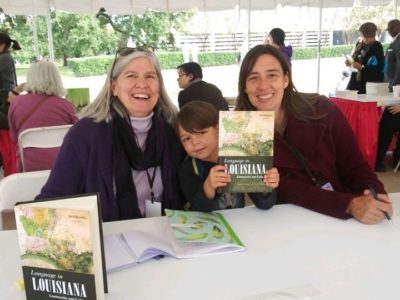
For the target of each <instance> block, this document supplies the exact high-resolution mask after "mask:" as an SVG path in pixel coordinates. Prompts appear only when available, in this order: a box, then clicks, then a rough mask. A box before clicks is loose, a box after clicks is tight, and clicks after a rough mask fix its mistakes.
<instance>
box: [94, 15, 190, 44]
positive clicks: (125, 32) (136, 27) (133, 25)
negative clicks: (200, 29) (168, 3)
mask: <svg viewBox="0 0 400 300" xmlns="http://www.w3.org/2000/svg"><path fill="white" fill-rule="evenodd" d="M192 16H193V12H176V13H169V12H157V11H152V10H147V11H146V12H145V13H144V14H143V15H140V16H139V15H137V16H136V15H135V16H131V15H125V16H111V15H108V14H107V12H106V11H105V10H104V9H100V11H99V13H98V14H97V17H98V19H99V20H100V23H101V24H110V25H111V26H112V27H113V28H114V30H115V31H117V32H119V33H120V34H121V35H122V39H121V41H120V46H125V45H126V43H127V41H128V39H129V38H132V40H133V41H134V42H135V44H136V45H147V46H152V47H154V48H157V49H162V50H171V49H175V39H174V35H173V32H174V31H182V30H183V29H184V28H185V25H186V23H187V22H188V21H189V20H190V18H191V17H192Z"/></svg>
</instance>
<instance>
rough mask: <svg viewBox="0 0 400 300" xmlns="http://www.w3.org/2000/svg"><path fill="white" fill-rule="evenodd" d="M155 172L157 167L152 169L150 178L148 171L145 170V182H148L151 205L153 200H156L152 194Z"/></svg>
mask: <svg viewBox="0 0 400 300" xmlns="http://www.w3.org/2000/svg"><path fill="white" fill-rule="evenodd" d="M156 171H157V167H154V169H153V174H152V175H151V177H150V174H149V169H146V175H147V181H148V182H149V187H150V196H151V203H154V200H156V198H155V197H154V192H153V184H154V180H155V179H156Z"/></svg>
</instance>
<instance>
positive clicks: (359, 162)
mask: <svg viewBox="0 0 400 300" xmlns="http://www.w3.org/2000/svg"><path fill="white" fill-rule="evenodd" d="M317 111H318V112H319V113H325V114H326V117H324V118H323V119H321V120H318V121H314V122H310V123H305V122H301V121H298V120H296V119H294V118H293V117H290V116H287V126H286V130H285V135H284V137H282V136H281V135H279V134H278V133H276V134H275V139H274V165H275V166H276V167H277V168H278V170H279V174H280V182H279V186H278V203H293V204H296V205H299V206H303V207H305V208H308V209H311V210H314V211H317V212H319V213H323V214H326V215H330V216H333V217H337V218H342V219H345V218H349V217H351V216H350V215H348V214H347V213H346V209H347V207H348V205H349V203H350V201H351V200H352V199H353V198H354V197H356V196H359V195H362V194H363V191H364V190H365V189H367V188H368V184H371V185H372V186H373V187H374V188H375V189H376V191H377V192H378V193H386V192H385V190H384V187H383V185H382V183H381V182H380V181H379V180H378V178H377V177H376V175H375V173H374V172H373V171H372V170H371V168H370V167H369V165H368V163H367V161H366V160H365V159H364V157H363V155H362V153H361V152H360V149H359V147H358V144H357V141H356V140H355V137H354V134H353V131H352V130H351V128H350V126H349V124H348V122H347V120H346V119H345V117H344V116H343V114H342V113H341V111H340V110H339V109H338V108H337V107H336V105H335V104H333V103H331V102H330V101H329V100H327V99H326V98H325V97H321V99H320V100H319V102H318V103H317ZM287 142H288V143H290V144H291V145H292V146H294V147H295V148H297V149H298V150H299V152H300V153H301V154H302V155H303V157H304V160H305V162H306V164H307V165H308V166H309V168H310V169H311V171H312V172H313V175H315V177H316V178H317V180H318V182H320V183H321V184H324V183H326V182H330V184H331V185H332V187H333V189H334V191H328V190H324V189H321V188H320V187H318V186H316V185H314V184H313V182H312V181H311V179H310V177H309V176H307V174H306V172H305V171H304V169H303V168H302V166H301V165H300V164H299V162H298V161H297V160H296V159H295V158H294V156H293V154H292V152H291V150H290V149H289V147H288V146H287Z"/></svg>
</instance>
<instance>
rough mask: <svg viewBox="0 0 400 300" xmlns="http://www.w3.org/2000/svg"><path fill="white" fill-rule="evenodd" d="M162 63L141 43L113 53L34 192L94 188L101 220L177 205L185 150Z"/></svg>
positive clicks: (58, 193) (138, 215)
mask: <svg viewBox="0 0 400 300" xmlns="http://www.w3.org/2000/svg"><path fill="white" fill-rule="evenodd" d="M175 116H176V108H175V106H174V105H173V104H172V102H171V100H170V98H169V97H168V94H167V92H166V89H165V86H164V81H163V78H162V74H161V68H160V64H159V62H158V60H157V58H156V56H155V54H154V53H153V52H152V51H151V50H149V49H148V48H144V47H137V48H122V49H119V50H118V51H117V53H116V57H115V59H114V62H113V64H112V66H111V68H110V69H109V71H108V73H107V77H106V81H105V83H104V85H103V87H102V89H101V91H100V93H99V95H98V96H97V98H96V99H95V100H94V102H92V103H90V104H89V105H88V106H86V107H85V108H84V109H83V110H82V111H81V114H80V117H81V119H80V120H79V121H78V123H76V124H75V125H74V126H73V127H72V128H71V129H70V130H69V132H68V133H67V135H66V136H65V138H64V142H63V144H62V146H61V149H60V152H59V155H58V157H57V160H56V162H55V164H54V167H53V169H52V170H51V173H50V177H49V179H48V181H47V183H46V184H45V185H44V187H43V189H42V191H41V193H40V195H38V196H37V197H36V198H37V199H44V198H50V197H56V196H66V195H76V194H83V193H95V192H99V194H100V201H101V210H102V215H103V221H114V220H122V219H134V218H141V217H149V216H155V215H161V213H162V211H163V210H164V208H170V209H181V208H183V203H181V197H180V194H179V190H178V181H177V168H178V164H179V163H180V162H181V160H182V158H183V150H182V149H181V146H180V143H179V141H178V139H177V137H176V135H175V132H174V129H173V128H172V126H171V124H173V123H174V121H175Z"/></svg>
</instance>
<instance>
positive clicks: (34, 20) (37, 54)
mask: <svg viewBox="0 0 400 300" xmlns="http://www.w3.org/2000/svg"><path fill="white" fill-rule="evenodd" d="M34 1H35V0H32V14H33V15H32V31H33V42H34V44H35V58H36V60H39V59H40V52H39V41H38V33H37V18H36V10H35V3H34Z"/></svg>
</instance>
